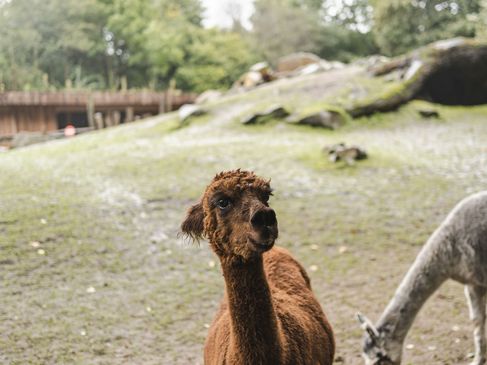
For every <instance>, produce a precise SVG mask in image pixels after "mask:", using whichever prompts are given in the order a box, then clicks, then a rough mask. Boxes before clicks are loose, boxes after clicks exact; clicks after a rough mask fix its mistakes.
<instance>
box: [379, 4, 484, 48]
mask: <svg viewBox="0 0 487 365" xmlns="http://www.w3.org/2000/svg"><path fill="white" fill-rule="evenodd" d="M479 10H480V5H479V1H478V0H474V1H470V0H462V1H443V0H428V1H426V0H414V1H409V0H391V1H375V23H374V28H373V33H374V36H375V39H376V42H377V44H378V45H379V46H380V49H381V51H382V52H383V53H385V54H387V55H398V54H401V53H405V52H407V51H409V50H411V49H413V48H416V47H418V46H422V45H425V44H428V43H430V42H433V41H436V40H439V39H445V38H452V37H457V36H465V37H473V36H474V35H475V25H474V23H472V22H470V21H469V15H470V14H477V13H478V12H479Z"/></svg>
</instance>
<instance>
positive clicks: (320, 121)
mask: <svg viewBox="0 0 487 365" xmlns="http://www.w3.org/2000/svg"><path fill="white" fill-rule="evenodd" d="M289 122H291V123H294V124H302V125H310V126H312V127H321V128H327V129H337V128H338V127H340V126H342V125H343V124H345V120H344V117H343V116H342V115H341V114H340V113H338V112H336V111H330V110H321V111H319V112H317V113H314V114H310V115H306V116H305V117H301V118H299V119H297V120H296V119H294V118H292V119H291V120H289Z"/></svg>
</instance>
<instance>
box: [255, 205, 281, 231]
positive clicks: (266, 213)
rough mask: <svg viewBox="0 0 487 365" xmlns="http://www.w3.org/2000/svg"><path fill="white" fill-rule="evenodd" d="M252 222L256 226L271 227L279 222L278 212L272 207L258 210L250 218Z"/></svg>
mask: <svg viewBox="0 0 487 365" xmlns="http://www.w3.org/2000/svg"><path fill="white" fill-rule="evenodd" d="M250 223H252V226H253V227H254V228H263V227H271V226H274V225H276V224H277V219H276V212H274V209H271V208H267V207H266V208H262V209H259V210H258V211H256V212H255V213H254V214H253V215H252V218H250Z"/></svg>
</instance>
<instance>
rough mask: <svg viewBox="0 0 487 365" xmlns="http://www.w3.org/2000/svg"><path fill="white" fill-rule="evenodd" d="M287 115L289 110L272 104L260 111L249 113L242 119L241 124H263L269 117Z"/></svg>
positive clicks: (279, 117) (276, 117) (274, 117)
mask: <svg viewBox="0 0 487 365" xmlns="http://www.w3.org/2000/svg"><path fill="white" fill-rule="evenodd" d="M287 116H289V112H288V111H287V110H286V109H285V108H284V107H283V106H281V105H274V106H272V107H270V108H269V109H267V110H264V111H263V112H260V113H255V114H252V115H249V116H247V117H245V118H244V119H242V124H246V125H247V124H263V123H266V122H268V121H269V120H271V119H282V118H285V117H287Z"/></svg>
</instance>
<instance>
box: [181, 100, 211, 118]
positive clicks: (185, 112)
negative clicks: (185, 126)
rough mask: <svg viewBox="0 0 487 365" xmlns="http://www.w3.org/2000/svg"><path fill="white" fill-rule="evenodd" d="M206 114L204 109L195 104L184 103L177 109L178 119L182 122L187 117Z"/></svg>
mask: <svg viewBox="0 0 487 365" xmlns="http://www.w3.org/2000/svg"><path fill="white" fill-rule="evenodd" d="M204 114H206V110H205V109H203V108H202V107H200V106H198V105H195V104H184V105H183V106H181V108H179V110H178V116H179V120H180V121H181V122H184V121H185V120H186V119H188V118H189V117H194V116H198V115H204Z"/></svg>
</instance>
